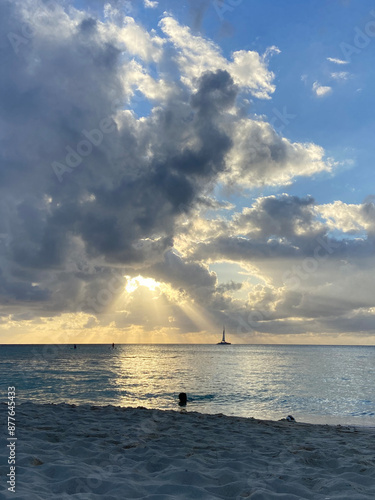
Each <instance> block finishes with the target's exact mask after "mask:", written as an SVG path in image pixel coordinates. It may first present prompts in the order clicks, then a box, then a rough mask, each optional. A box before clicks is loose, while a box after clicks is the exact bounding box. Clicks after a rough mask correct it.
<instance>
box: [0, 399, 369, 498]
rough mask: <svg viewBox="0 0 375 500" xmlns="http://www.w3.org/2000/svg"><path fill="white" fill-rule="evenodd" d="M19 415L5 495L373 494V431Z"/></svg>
mask: <svg viewBox="0 0 375 500" xmlns="http://www.w3.org/2000/svg"><path fill="white" fill-rule="evenodd" d="M2 407H3V415H4V418H3V420H4V421H5V420H6V419H5V416H6V406H5V405H2ZM16 417H17V423H16V425H17V429H16V437H17V441H16V442H15V460H16V477H15V491H16V492H15V493H13V492H10V491H7V488H8V486H9V484H8V485H7V484H6V481H7V479H9V477H7V474H8V473H9V467H10V465H8V463H7V462H8V458H9V447H7V446H6V443H9V442H10V441H7V442H6V441H5V440H4V441H3V443H4V444H3V446H2V448H1V469H0V470H1V493H0V496H1V497H2V498H13V499H19V500H21V499H22V500H24V499H29V500H37V499H38V500H40V499H51V498H57V499H68V498H73V499H99V498H101V499H104V498H105V499H106V500H112V499H113V500H114V499H130V498H137V499H142V498H147V499H154V500H156V499H159V500H161V499H168V498H171V499H172V498H181V499H193V498H194V499H215V498H220V499H242V498H251V499H253V500H268V499H270V500H271V499H280V500H297V499H299V500H300V499H314V500H320V499H322V500H323V499H324V500H328V499H329V500H333V499H340V500H343V499H348V500H349V499H350V500H356V499H358V500H359V499H373V498H374V497H375V448H374V442H375V440H374V438H375V429H374V428H363V427H361V428H355V427H351V426H349V427H347V426H328V425H311V424H303V423H298V422H297V423H292V422H286V421H278V422H273V421H263V420H256V419H252V418H248V419H245V418H237V417H227V416H224V415H221V414H218V415H203V414H199V413H193V412H192V413H190V412H186V413H185V412H180V411H179V410H177V411H159V410H148V409H145V408H120V407H113V406H107V407H97V406H89V405H83V406H79V407H78V406H74V405H67V404H59V405H51V404H49V405H36V404H33V403H24V404H19V405H18V406H17V413H16ZM2 436H6V437H7V429H6V426H5V425H4V426H3V430H2Z"/></svg>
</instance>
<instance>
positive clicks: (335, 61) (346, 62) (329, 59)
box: [327, 57, 348, 64]
mask: <svg viewBox="0 0 375 500" xmlns="http://www.w3.org/2000/svg"><path fill="white" fill-rule="evenodd" d="M327 61H330V62H332V63H334V64H348V61H344V60H342V59H336V58H335V57H327Z"/></svg>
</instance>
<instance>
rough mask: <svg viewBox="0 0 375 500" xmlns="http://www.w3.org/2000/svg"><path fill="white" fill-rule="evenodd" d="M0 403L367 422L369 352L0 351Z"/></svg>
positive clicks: (373, 363)
mask: <svg viewBox="0 0 375 500" xmlns="http://www.w3.org/2000/svg"><path fill="white" fill-rule="evenodd" d="M0 381H1V386H2V387H1V393H2V395H3V396H2V398H1V399H2V400H3V401H5V400H6V390H7V387H8V386H9V385H12V386H15V387H16V390H17V397H18V402H22V401H34V402H39V403H51V402H53V403H58V402H66V403H76V404H79V403H91V404H96V405H108V404H110V405H119V406H145V407H147V408H159V409H179V407H178V404H177V395H178V393H179V392H186V393H187V395H188V398H189V401H188V405H187V410H188V411H189V410H191V411H199V412H202V413H224V414H226V415H237V416H244V417H256V418H264V419H274V420H277V419H280V418H283V417H286V416H287V415H288V414H292V415H293V416H294V417H295V418H296V420H299V421H304V422H312V423H330V424H339V423H340V424H357V425H371V426H375V347H351V346H342V347H336V346H335V347H332V346H289V345H288V346H280V345H278V346H273V345H272V346H271V345H232V346H216V345H118V346H116V348H115V349H112V348H111V347H110V346H108V345H78V346H77V349H75V350H74V349H72V347H71V346H34V345H30V346H13V345H3V346H0Z"/></svg>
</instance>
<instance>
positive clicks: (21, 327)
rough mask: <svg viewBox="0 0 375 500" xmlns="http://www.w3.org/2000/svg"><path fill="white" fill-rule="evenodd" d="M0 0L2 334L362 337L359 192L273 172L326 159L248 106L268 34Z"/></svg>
mask: <svg viewBox="0 0 375 500" xmlns="http://www.w3.org/2000/svg"><path fill="white" fill-rule="evenodd" d="M144 7H145V8H147V9H148V11H152V12H154V11H155V9H156V8H157V7H158V4H157V2H149V1H147V2H145V3H144ZM0 14H1V15H0V32H1V37H0V40H1V42H0V50H1V57H2V60H3V61H4V67H6V69H7V70H6V71H3V72H2V75H1V77H0V95H1V99H0V106H1V114H0V116H1V118H0V120H1V146H2V147H1V152H0V162H1V164H0V178H1V182H0V193H1V196H0V210H1V218H0V342H2V343H13V342H17V341H20V342H30V343H32V342H48V341H50V340H51V341H54V342H65V341H66V342H80V341H82V342H101V341H105V342H107V341H109V339H116V341H124V342H126V341H131V342H137V341H139V342H147V341H150V342H155V341H159V342H168V341H171V342H178V341H180V342H190V341H195V342H197V341H201V342H206V341H207V342H210V341H211V339H212V338H213V337H212V335H214V337H215V338H216V337H217V333H218V331H219V330H220V326H221V325H222V324H223V323H225V324H226V325H227V330H228V331H231V332H232V334H233V335H234V338H235V339H236V341H237V342H267V341H270V342H277V341H278V339H281V340H280V341H283V342H284V341H289V342H295V343H298V342H299V341H300V339H303V342H311V343H325V341H326V340H327V342H329V343H332V342H336V341H337V342H338V343H340V342H343V343H346V342H349V340H350V339H353V342H354V343H355V342H356V339H358V342H364V341H365V342H367V343H374V339H375V337H374V334H375V308H374V307H373V300H372V297H373V296H374V291H375V285H374V283H375V280H374V277H375V276H374V274H375V273H374V265H373V264H374V231H375V204H374V200H373V199H371V197H370V198H369V199H367V200H364V201H363V203H361V204H348V203H345V202H343V201H341V200H337V199H334V200H332V202H331V203H326V204H320V205H319V204H318V203H317V202H316V201H315V200H314V198H313V197H311V196H309V195H307V194H306V195H305V196H292V195H290V194H287V193H282V192H277V193H276V194H274V193H273V192H272V190H279V189H280V188H282V187H286V186H290V185H292V184H293V183H294V182H296V181H297V180H299V179H310V178H316V177H317V176H319V175H326V176H328V175H329V176H334V175H335V172H336V171H337V170H338V169H340V167H341V163H340V162H339V161H337V160H335V159H334V158H332V157H330V156H328V155H327V154H326V152H325V150H324V148H323V147H322V146H321V145H319V144H315V143H314V142H311V141H310V142H297V141H292V140H290V139H288V138H287V137H286V136H283V135H282V134H281V133H280V131H276V130H275V128H274V126H273V125H272V123H271V121H270V120H268V119H267V117H265V116H259V115H256V114H255V113H253V112H252V105H253V104H252V103H253V102H254V101H256V100H265V101H267V100H271V99H272V96H273V94H274V93H275V92H276V77H275V73H274V72H273V71H272V69H271V68H272V61H273V60H274V59H277V57H279V54H280V49H279V48H278V47H276V46H274V45H270V46H269V47H268V49H267V50H266V51H265V52H264V53H259V52H257V51H255V50H235V51H233V52H232V53H231V54H230V55H229V56H226V55H224V53H223V51H222V50H221V48H220V47H219V46H218V45H217V44H216V43H215V42H213V41H212V40H210V39H208V38H207V37H205V36H203V35H202V34H198V33H196V32H193V31H192V29H190V28H189V27H188V26H185V25H183V24H181V23H180V22H179V21H178V20H177V18H175V17H174V16H173V15H172V14H170V13H164V14H163V15H162V17H161V19H159V20H157V18H156V16H155V24H154V26H153V28H152V29H148V28H146V27H145V25H143V24H142V23H141V22H140V21H139V20H137V18H136V17H132V16H131V12H130V11H129V12H124V10H121V9H120V8H116V3H115V2H114V3H112V4H109V3H107V4H105V5H103V10H102V15H101V16H99V17H97V16H94V15H93V12H91V11H90V10H89V9H87V10H84V9H83V7H82V8H77V7H74V5H73V4H71V3H69V2H61V3H55V2H53V3H52V2H49V3H45V2H42V1H41V0H32V1H31V0H26V1H19V0H16V1H12V2H10V1H2V2H0ZM331 60H332V59H331ZM335 61H336V60H335ZM336 62H337V61H336ZM314 85H315V84H314ZM329 88H330V87H324V86H320V85H319V84H318V83H317V82H316V85H315V88H314V92H315V93H316V95H318V96H323V95H326V94H328V93H329V91H328V90H327V89H329ZM263 191H264V192H265V194H264V193H263ZM254 193H258V194H257V195H256V196H254ZM236 196H238V198H237V197H236ZM229 200H230V201H229ZM239 200H241V203H240V202H239ZM244 200H245V201H244ZM353 290H355V294H354V293H353Z"/></svg>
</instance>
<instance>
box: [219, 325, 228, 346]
mask: <svg viewBox="0 0 375 500" xmlns="http://www.w3.org/2000/svg"><path fill="white" fill-rule="evenodd" d="M216 345H231V343H230V342H226V341H225V326H224V327H223V339H222V341H221V342H218V343H217V344H216Z"/></svg>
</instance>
